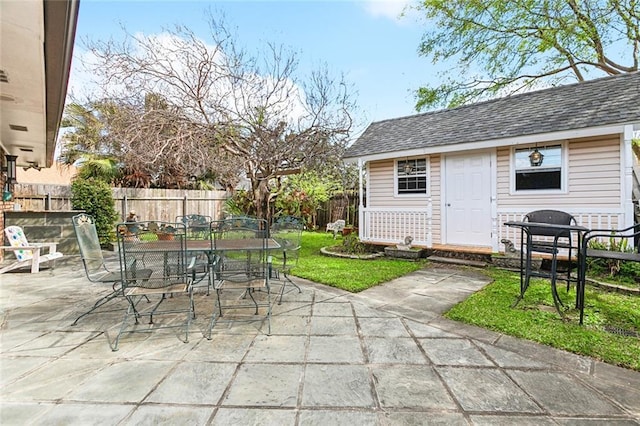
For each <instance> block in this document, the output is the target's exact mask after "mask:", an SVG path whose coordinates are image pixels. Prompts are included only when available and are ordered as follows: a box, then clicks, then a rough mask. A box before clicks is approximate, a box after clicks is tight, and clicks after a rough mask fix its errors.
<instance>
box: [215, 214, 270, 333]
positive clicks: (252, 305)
mask: <svg viewBox="0 0 640 426" xmlns="http://www.w3.org/2000/svg"><path fill="white" fill-rule="evenodd" d="M255 220H256V221H257V222H256V223H251V224H249V227H246V226H244V224H243V223H239V222H237V221H234V219H230V220H223V221H214V222H212V224H211V231H212V235H213V238H212V240H211V241H212V251H213V252H214V253H215V256H216V259H217V263H216V265H215V267H214V269H213V271H212V272H213V274H212V275H213V277H214V278H213V287H214V289H215V291H216V300H215V303H214V307H213V312H212V314H211V320H210V322H209V330H208V333H207V339H211V334H212V331H213V328H214V327H215V326H216V324H218V323H220V322H227V323H234V322H242V321H265V320H266V322H267V327H268V331H267V334H271V288H270V283H269V267H268V263H267V261H268V258H267V257H268V247H269V245H268V239H267V236H266V233H265V232H263V231H262V230H263V229H264V230H266V229H267V224H266V221H264V220H261V219H255ZM254 225H255V226H254ZM247 299H250V301H249V300H247ZM247 310H250V312H251V313H250V314H247V313H246V311H247ZM261 310H262V315H260V312H261Z"/></svg>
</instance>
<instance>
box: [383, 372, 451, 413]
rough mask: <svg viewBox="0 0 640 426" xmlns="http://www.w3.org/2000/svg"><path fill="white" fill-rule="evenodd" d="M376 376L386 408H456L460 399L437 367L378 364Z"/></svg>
mask: <svg viewBox="0 0 640 426" xmlns="http://www.w3.org/2000/svg"><path fill="white" fill-rule="evenodd" d="M373 376H374V378H375V381H376V388H377V391H378V394H379V395H380V405H381V406H382V407H384V408H396V409H406V408H411V409H417V410H436V409H437V410H455V409H456V408H457V405H456V403H455V402H454V401H453V399H452V398H451V396H450V395H449V392H447V389H446V388H445V386H444V385H443V383H442V381H441V380H440V378H439V377H438V375H437V374H436V372H435V370H434V369H433V367H430V366H414V365H397V366H384V367H375V368H374V369H373Z"/></svg>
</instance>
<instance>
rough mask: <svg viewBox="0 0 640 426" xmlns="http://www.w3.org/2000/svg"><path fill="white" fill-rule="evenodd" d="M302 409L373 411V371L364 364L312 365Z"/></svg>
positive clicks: (306, 379)
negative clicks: (357, 409)
mask: <svg viewBox="0 0 640 426" xmlns="http://www.w3.org/2000/svg"><path fill="white" fill-rule="evenodd" d="M302 406H303V407H370V408H373V407H374V406H375V401H374V399H373V395H372V386H371V380H370V376H369V370H368V369H367V367H365V366H364V365H341V364H308V365H307V368H306V371H305V376H304V389H303V392H302Z"/></svg>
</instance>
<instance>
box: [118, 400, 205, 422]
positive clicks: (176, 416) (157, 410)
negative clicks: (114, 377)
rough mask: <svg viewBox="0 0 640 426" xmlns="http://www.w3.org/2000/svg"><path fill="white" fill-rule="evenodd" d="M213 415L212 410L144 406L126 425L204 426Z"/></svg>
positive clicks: (138, 409) (127, 420)
mask: <svg viewBox="0 0 640 426" xmlns="http://www.w3.org/2000/svg"><path fill="white" fill-rule="evenodd" d="M212 413H213V409H212V408H200V407H176V406H168V405H160V406H158V405H143V406H141V407H138V408H137V409H136V410H135V411H134V412H133V414H132V415H131V417H129V418H127V419H126V420H125V421H124V422H123V423H122V424H124V425H131V426H136V425H158V424H165V425H202V424H206V422H207V420H208V419H209V418H210V417H211V415H212Z"/></svg>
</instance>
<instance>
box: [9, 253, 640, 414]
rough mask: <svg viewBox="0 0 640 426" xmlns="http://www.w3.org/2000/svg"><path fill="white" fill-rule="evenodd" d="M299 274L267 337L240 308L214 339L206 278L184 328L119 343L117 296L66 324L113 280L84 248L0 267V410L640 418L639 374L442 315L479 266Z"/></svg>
mask: <svg viewBox="0 0 640 426" xmlns="http://www.w3.org/2000/svg"><path fill="white" fill-rule="evenodd" d="M294 279H295V280H296V282H297V283H298V284H299V285H300V286H301V288H302V293H298V291H297V289H295V288H293V287H287V293H286V294H285V297H284V299H283V303H282V304H281V305H278V304H277V303H275V304H274V305H273V317H272V334H271V335H270V336H268V335H267V334H266V330H267V327H266V323H265V322H264V321H251V322H239V321H234V322H230V323H220V324H218V325H217V326H216V327H215V328H214V330H213V333H212V336H211V340H208V339H207V338H206V336H205V335H206V334H207V329H208V325H209V318H210V314H211V310H212V309H213V301H214V300H215V295H214V294H211V295H209V296H207V295H206V290H205V289H204V288H199V289H197V292H196V294H195V296H194V301H195V305H196V313H197V317H196V318H195V319H194V321H193V323H192V325H191V328H190V334H189V342H188V343H184V342H182V340H181V339H182V337H183V335H181V330H180V329H166V330H152V331H151V332H148V333H135V334H129V333H126V334H124V335H123V336H122V338H121V340H120V347H119V350H118V351H117V352H113V351H111V347H110V346H109V342H110V339H113V337H114V336H115V333H116V332H117V330H118V327H119V325H120V322H121V320H122V314H123V310H124V309H125V308H126V303H124V301H123V300H116V301H113V302H112V303H110V304H109V305H107V306H105V307H104V309H99V310H98V311H96V313H94V314H92V315H89V316H86V317H84V318H83V319H82V320H80V322H79V323H78V324H77V325H76V326H71V323H72V322H73V321H74V320H75V318H76V317H77V316H78V315H79V314H80V313H81V312H83V311H84V310H86V309H88V308H89V307H90V306H91V305H92V304H93V303H94V301H95V300H97V299H98V297H99V296H100V295H103V294H105V292H106V287H105V286H96V285H93V284H90V283H89V282H88V281H87V280H86V278H85V277H84V275H83V272H82V268H81V265H80V260H79V259H78V258H74V257H73V256H65V258H64V261H63V262H60V264H59V265H58V267H56V269H55V270H54V271H47V270H44V271H41V272H40V273H39V274H28V273H26V274H25V273H11V274H3V275H0V315H1V316H2V317H1V321H0V324H1V326H0V378H1V380H0V424H2V425H3V426H5V425H24V424H46V425H49V424H96V425H138V424H193V425H225V426H226V425H235V424H242V425H257V424H261V425H277V426H288V425H291V426H303V425H304V426H307V425H323V426H324V425H332V426H333V425H336V426H340V425H346V426H360V425H364V426H369V425H376V426H377V425H380V426H389V425H391V426H395V425H398V426H407V425H423V424H436V425H437V424H441V425H469V424H473V425H489V424H490V425H511V424H522V425H527V424H531V425H533V424H535V425H546V424H561V425H590V424H593V425H600V424H603V423H606V424H607V425H609V424H611V425H617V424H619V425H625V426H626V425H640V422H639V421H638V419H639V418H640V373H638V372H635V371H630V370H625V369H622V368H619V367H615V366H611V365H606V364H603V363H601V362H599V361H596V360H593V359H590V358H587V357H582V356H578V355H574V354H570V353H567V352H564V351H560V350H557V349H552V348H548V347H545V346H542V345H538V344H536V343H532V342H527V341H524V340H520V339H516V338H513V337H509V336H504V335H501V334H499V333H495V332H492V331H489V330H484V329H480V328H477V327H474V326H470V325H465V324H461V323H457V322H455V321H451V320H448V319H446V318H443V317H442V316H441V313H442V312H444V311H445V310H446V309H448V307H450V306H451V305H452V304H454V303H456V302H457V301H460V300H463V299H464V298H465V297H467V296H468V295H469V294H470V293H471V292H473V291H475V290H477V289H479V288H481V287H482V286H483V285H485V284H486V283H487V282H488V280H487V279H483V276H482V274H480V273H479V272H477V271H473V270H466V269H456V268H445V267H433V268H426V269H423V270H420V271H416V272H414V273H412V274H409V275H407V276H405V277H402V278H399V279H397V280H393V281H391V282H389V283H385V284H383V285H380V286H376V287H374V288H372V289H369V290H366V291H363V292H361V293H357V294H351V293H347V292H344V291H341V290H338V289H336V288H332V287H326V286H322V285H319V284H315V283H312V282H309V281H306V280H302V279H296V278H294ZM278 289H279V286H274V290H278ZM289 290H291V291H289ZM258 296H264V294H260V295H258ZM164 303H167V304H170V303H172V301H171V299H169V300H167V301H165V302H164ZM245 319H249V320H251V319H252V315H249V316H247V317H246V318H245ZM158 321H162V319H161V318H158ZM138 328H139V329H145V328H146V329H148V328H149V325H148V324H140V325H139V326H138Z"/></svg>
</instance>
